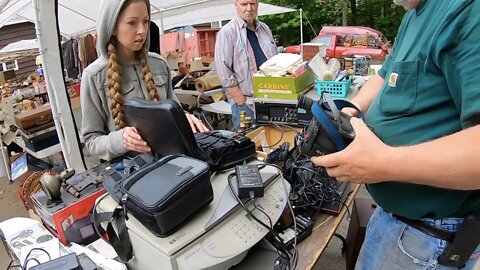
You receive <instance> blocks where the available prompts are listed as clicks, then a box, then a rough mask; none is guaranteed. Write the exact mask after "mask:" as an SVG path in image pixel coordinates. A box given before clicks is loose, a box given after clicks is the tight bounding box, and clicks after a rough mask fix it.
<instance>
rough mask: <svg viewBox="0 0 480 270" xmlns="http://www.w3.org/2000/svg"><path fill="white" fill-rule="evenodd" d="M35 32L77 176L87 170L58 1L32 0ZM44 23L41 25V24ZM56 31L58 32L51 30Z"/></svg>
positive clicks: (63, 140)
mask: <svg viewBox="0 0 480 270" xmlns="http://www.w3.org/2000/svg"><path fill="white" fill-rule="evenodd" d="M32 2H33V8H34V13H35V30H36V33H37V38H38V46H39V51H40V55H41V57H42V63H43V68H44V72H45V82H46V86H47V91H48V98H49V101H50V107H51V109H52V114H53V119H54V121H55V127H56V129H57V134H58V138H59V141H60V146H61V148H62V153H63V158H64V160H65V165H66V166H67V168H72V169H74V170H75V172H76V173H80V172H83V171H85V163H84V160H83V155H82V152H81V150H80V140H79V139H78V134H77V131H76V125H75V123H74V121H75V120H74V118H73V112H72V110H71V105H70V97H69V95H68V92H67V89H66V86H65V81H64V77H63V67H62V62H61V60H60V55H62V53H61V51H60V41H59V31H58V22H57V14H56V5H57V0H33V1H32ZM40 22H41V23H40ZM52 29H55V30H56V31H52Z"/></svg>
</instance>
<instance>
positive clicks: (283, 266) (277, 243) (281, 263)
mask: <svg viewBox="0 0 480 270" xmlns="http://www.w3.org/2000/svg"><path fill="white" fill-rule="evenodd" d="M266 166H270V167H274V168H276V169H277V170H279V171H281V168H279V167H278V166H276V165H274V164H258V168H259V170H261V169H263V168H265V167H266ZM233 176H235V174H234V173H231V174H230V175H228V177H227V181H228V185H229V187H230V190H231V191H232V193H233V194H234V196H235V198H236V199H237V201H238V203H239V204H240V205H241V206H242V208H243V209H244V210H245V212H247V213H248V215H249V216H251V217H252V218H253V219H254V220H255V221H256V222H258V223H259V224H260V225H262V226H263V227H265V228H266V229H267V230H269V232H270V233H271V234H272V239H273V242H272V245H273V246H274V247H275V249H276V250H277V253H278V255H279V259H277V260H276V261H275V265H274V269H280V270H293V269H295V267H296V266H297V263H298V251H297V249H296V246H297V237H296V236H295V237H294V243H293V254H292V253H290V252H289V251H288V250H287V248H286V247H285V246H284V244H283V241H282V240H281V238H280V236H279V235H278V233H277V232H276V231H274V230H273V223H272V220H271V219H270V217H269V216H268V214H267V213H265V212H264V211H262V210H261V209H260V208H259V207H257V205H255V203H254V209H253V210H255V209H257V210H259V211H260V212H261V213H263V214H264V215H265V216H266V217H267V219H268V221H269V225H267V224H265V223H264V222H263V221H261V220H259V219H258V218H257V217H256V216H255V215H253V213H252V211H253V210H250V209H248V208H247V207H246V206H245V204H244V203H243V201H242V200H241V199H240V198H239V197H238V194H237V193H236V192H235V190H234V187H233V185H232V182H231V181H232V178H233ZM282 184H283V186H284V189H285V192H286V196H287V198H288V192H287V187H286V185H285V183H284V182H283V180H282ZM251 199H252V200H253V198H251ZM287 204H288V206H289V208H290V211H291V213H292V215H293V222H294V229H295V230H296V227H297V225H296V221H295V215H294V213H293V209H292V207H291V204H290V201H289V200H287Z"/></svg>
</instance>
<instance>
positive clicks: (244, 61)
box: [215, 15, 277, 96]
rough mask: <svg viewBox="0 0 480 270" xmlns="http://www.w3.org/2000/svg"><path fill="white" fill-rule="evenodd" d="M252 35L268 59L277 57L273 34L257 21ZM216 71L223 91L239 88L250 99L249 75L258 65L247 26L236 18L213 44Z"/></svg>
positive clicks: (251, 88) (250, 83)
mask: <svg viewBox="0 0 480 270" xmlns="http://www.w3.org/2000/svg"><path fill="white" fill-rule="evenodd" d="M255 24H256V29H255V34H256V35H257V38H258V43H259V44H260V47H261V48H262V51H263V53H264V54H265V56H266V57H267V59H269V58H271V57H272V56H274V55H276V54H277V46H276V45H275V41H274V40H273V36H272V31H271V30H270V28H269V27H268V26H267V25H266V24H265V23H262V22H260V21H259V20H256V23H255ZM215 67H216V69H217V72H218V76H219V77H220V80H221V81H222V85H223V86H224V87H233V86H236V85H238V86H239V87H240V89H241V90H242V93H243V94H244V95H245V96H252V94H253V82H252V75H253V73H255V72H257V64H256V61H255V55H254V53H253V49H252V46H250V43H249V42H248V39H247V23H246V22H245V21H244V20H243V19H241V18H240V17H239V16H238V15H237V16H236V17H235V18H234V19H232V20H231V21H230V22H229V23H228V24H226V25H224V26H223V27H222V29H220V31H219V32H218V35H217V41H216V43H215Z"/></svg>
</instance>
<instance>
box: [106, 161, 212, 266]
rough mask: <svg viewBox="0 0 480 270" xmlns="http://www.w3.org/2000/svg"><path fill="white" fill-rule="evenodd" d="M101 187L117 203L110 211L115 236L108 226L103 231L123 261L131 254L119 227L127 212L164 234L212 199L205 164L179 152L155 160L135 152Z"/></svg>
mask: <svg viewBox="0 0 480 270" xmlns="http://www.w3.org/2000/svg"><path fill="white" fill-rule="evenodd" d="M104 187H105V189H106V190H107V192H108V193H109V195H111V196H112V198H113V199H114V200H115V201H116V202H118V203H119V207H117V208H116V209H115V211H114V212H113V213H112V217H113V220H115V221H116V222H117V227H118V231H119V236H117V235H116V233H115V232H114V231H113V230H108V228H107V232H108V235H109V238H110V243H111V244H112V246H113V247H114V248H115V250H116V251H117V253H118V255H119V257H120V258H121V259H122V260H124V261H128V260H129V259H130V258H131V257H132V252H131V245H130V243H129V242H130V241H129V238H128V234H125V233H124V235H123V236H122V235H121V234H122V231H124V232H126V228H121V227H122V226H125V219H128V218H127V216H128V214H131V215H133V216H134V217H135V218H136V219H137V220H138V221H140V222H141V223H142V224H143V225H144V226H145V227H146V228H147V229H148V230H149V231H150V232H151V233H152V234H154V235H156V236H158V237H166V236H168V235H170V234H172V233H174V232H175V231H176V229H178V228H179V227H180V225H181V224H183V223H184V222H185V221H186V220H187V218H189V217H190V216H191V215H192V214H194V213H195V212H196V211H197V210H198V209H200V208H201V207H203V206H205V205H208V204H209V203H210V202H211V201H212V200H213V190H212V185H211V183H210V169H209V166H208V164H207V163H205V162H203V161H200V160H198V159H195V158H192V157H187V156H183V155H170V156H167V157H164V158H162V159H158V160H157V159H155V158H154V157H153V156H151V155H149V154H142V155H139V156H137V157H135V158H134V159H133V160H132V161H131V162H130V164H129V165H127V167H126V168H125V170H124V171H116V172H114V173H112V174H111V175H110V176H108V177H107V178H106V179H105V180H104ZM97 222H98V220H97ZM121 224H123V225H121ZM109 226H110V224H109ZM112 234H114V235H112ZM112 239H113V242H112V241H111V240H112ZM127 240H128V241H127ZM115 242H118V243H115ZM116 246H117V247H116ZM126 250H129V252H126ZM125 253H126V254H125Z"/></svg>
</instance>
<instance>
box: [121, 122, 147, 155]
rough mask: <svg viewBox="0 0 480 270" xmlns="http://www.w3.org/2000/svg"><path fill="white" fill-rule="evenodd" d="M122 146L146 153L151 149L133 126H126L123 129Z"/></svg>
mask: <svg viewBox="0 0 480 270" xmlns="http://www.w3.org/2000/svg"><path fill="white" fill-rule="evenodd" d="M123 146H124V147H125V148H126V149H128V150H131V151H135V152H139V153H148V152H150V151H151V149H150V147H149V146H148V145H147V143H146V142H145V141H144V140H143V139H142V137H141V136H140V134H138V131H137V129H136V128H134V127H126V128H124V129H123Z"/></svg>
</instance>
